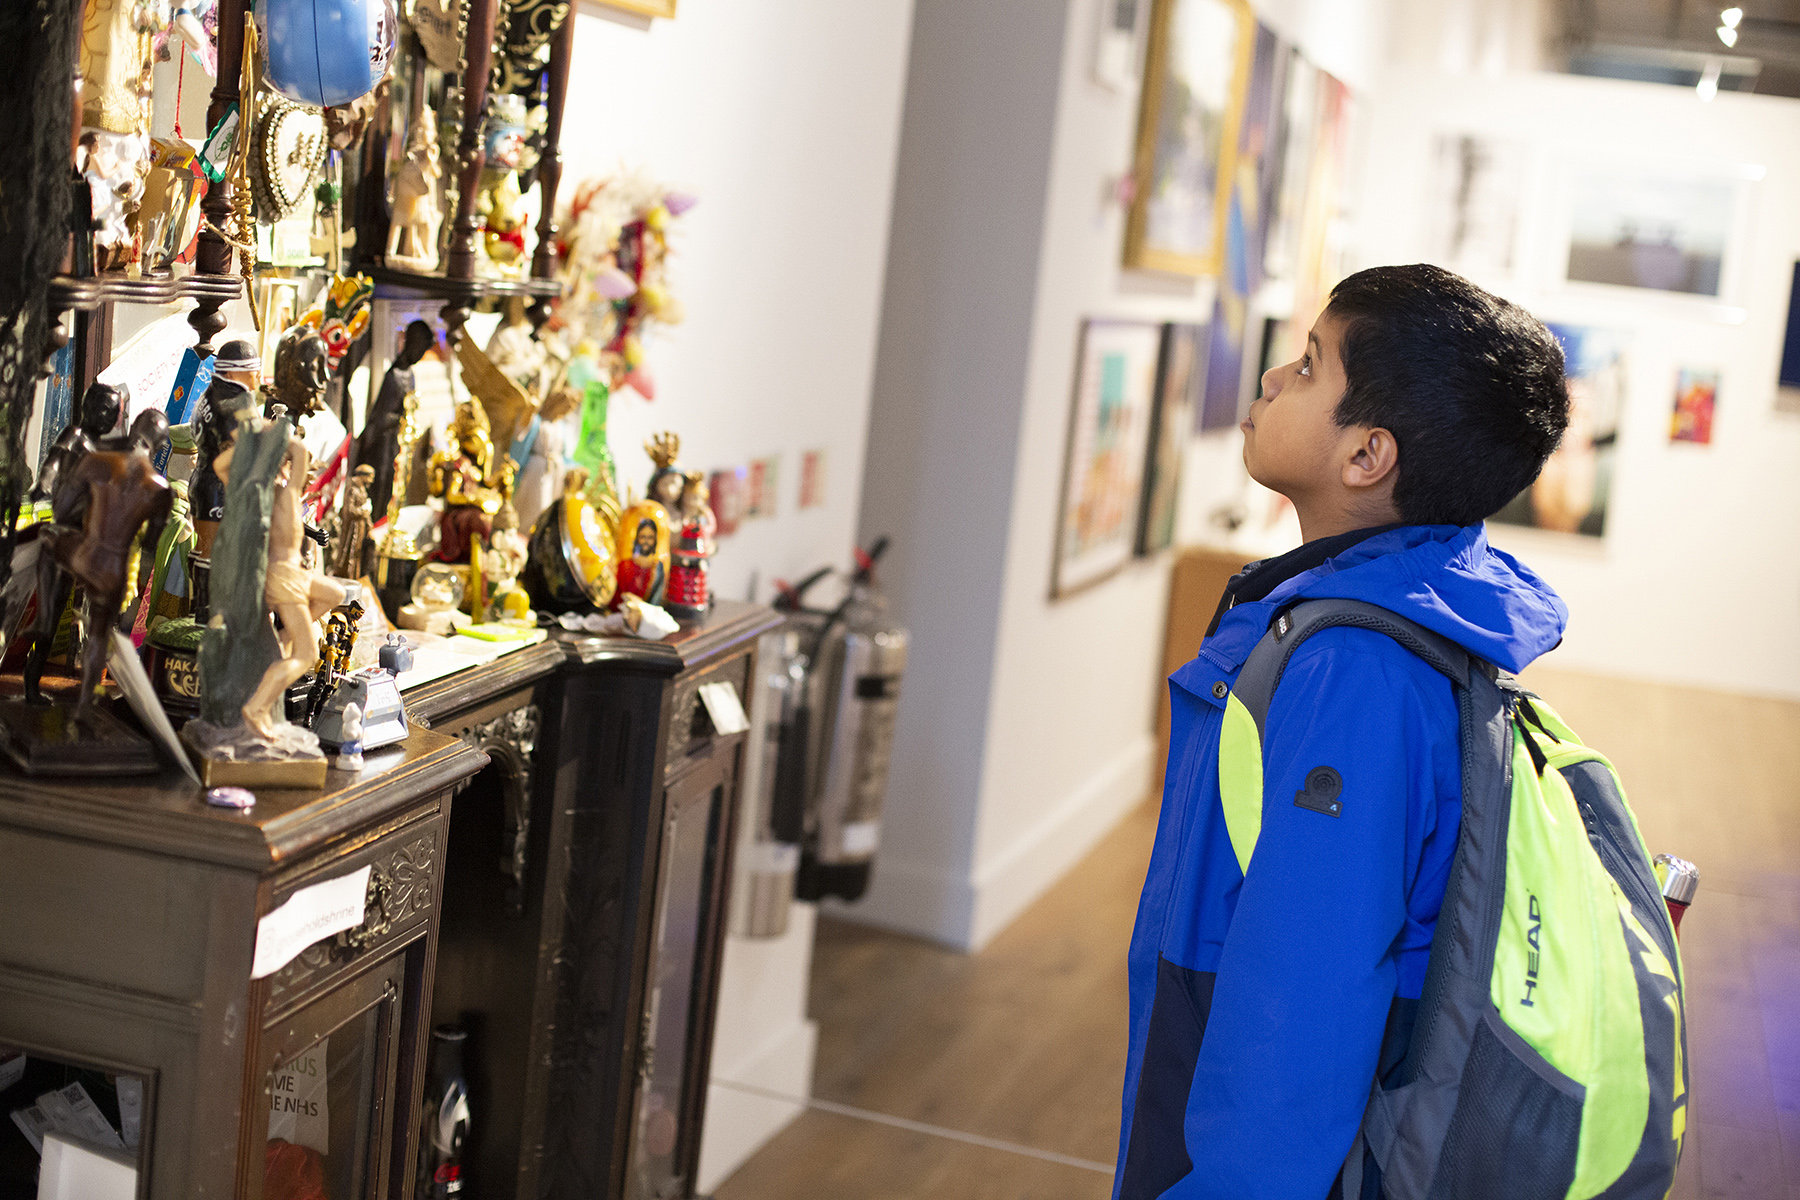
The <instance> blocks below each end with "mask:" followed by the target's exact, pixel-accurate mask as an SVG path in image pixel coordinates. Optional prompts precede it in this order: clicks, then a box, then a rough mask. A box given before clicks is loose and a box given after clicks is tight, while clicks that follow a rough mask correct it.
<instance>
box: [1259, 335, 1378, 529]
mask: <svg viewBox="0 0 1800 1200" xmlns="http://www.w3.org/2000/svg"><path fill="white" fill-rule="evenodd" d="M1342 336H1343V326H1342V323H1341V322H1340V321H1339V320H1338V319H1337V317H1335V316H1333V315H1332V314H1331V313H1330V312H1329V311H1327V312H1324V313H1321V314H1320V315H1319V319H1318V321H1317V322H1315V323H1314V325H1313V327H1312V332H1311V333H1309V334H1308V335H1307V338H1306V349H1305V351H1304V352H1303V353H1302V354H1301V355H1300V357H1299V358H1298V359H1296V360H1295V361H1293V362H1291V363H1288V364H1286V365H1285V366H1280V367H1271V368H1270V369H1269V370H1268V371H1267V372H1265V373H1264V375H1263V377H1262V395H1261V397H1259V398H1258V399H1257V400H1256V401H1255V402H1254V403H1252V404H1251V405H1250V415H1249V416H1248V417H1246V418H1244V420H1243V422H1242V423H1241V424H1240V425H1239V426H1238V428H1240V429H1242V430H1243V431H1244V467H1245V469H1246V470H1248V471H1249V472H1250V477H1251V478H1252V479H1254V480H1256V482H1258V483H1260V484H1262V485H1263V486H1264V487H1266V488H1269V489H1271V490H1273V491H1277V492H1280V493H1281V494H1282V495H1284V496H1286V497H1287V498H1288V499H1290V500H1292V501H1294V503H1295V504H1296V505H1297V506H1299V505H1302V504H1303V503H1304V501H1305V499H1306V498H1307V497H1309V496H1312V495H1314V494H1315V493H1317V492H1319V491H1320V490H1322V489H1329V488H1331V487H1332V486H1333V485H1335V484H1336V483H1337V481H1338V480H1339V478H1340V475H1341V473H1342V470H1343V463H1344V460H1345V459H1346V457H1348V455H1349V454H1351V453H1353V452H1354V447H1355V446H1356V445H1357V444H1358V443H1360V442H1361V441H1362V435H1363V431H1361V430H1359V429H1357V428H1355V427H1352V428H1344V427H1343V426H1340V425H1339V424H1338V423H1337V417H1336V415H1335V414H1336V412H1337V405H1338V401H1339V400H1340V399H1342V397H1343V395H1344V383H1345V379H1344V362H1343V358H1342V357H1341V356H1340V355H1339V353H1338V350H1339V345H1340V340H1341V338H1342Z"/></svg>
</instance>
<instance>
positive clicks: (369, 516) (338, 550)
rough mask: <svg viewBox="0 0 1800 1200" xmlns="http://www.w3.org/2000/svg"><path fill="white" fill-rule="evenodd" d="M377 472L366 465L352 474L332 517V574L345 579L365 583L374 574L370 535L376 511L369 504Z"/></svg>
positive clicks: (359, 466) (330, 565) (372, 545)
mask: <svg viewBox="0 0 1800 1200" xmlns="http://www.w3.org/2000/svg"><path fill="white" fill-rule="evenodd" d="M374 479H375V468H374V467H371V466H370V465H369V464H368V463H362V464H360V465H358V466H357V468H356V470H354V471H352V472H350V479H349V482H347V483H346V484H345V485H344V498H343V501H342V503H340V504H339V505H338V507H337V510H336V511H335V512H333V513H332V517H331V520H332V526H333V528H332V531H331V547H330V549H331V560H330V564H329V569H330V572H331V574H333V575H336V576H338V577H339V578H341V579H361V578H362V577H363V576H364V575H367V574H369V573H370V572H371V571H372V570H374V564H373V563H372V562H370V561H369V560H370V559H371V557H372V553H371V552H372V550H373V548H374V542H373V540H372V539H371V538H370V536H369V531H370V530H371V529H373V528H374V525H375V520H374V510H373V509H372V507H371V506H370V504H369V486H370V484H371V483H373V482H374Z"/></svg>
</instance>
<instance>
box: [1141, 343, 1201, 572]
mask: <svg viewBox="0 0 1800 1200" xmlns="http://www.w3.org/2000/svg"><path fill="white" fill-rule="evenodd" d="M1207 343H1208V337H1207V329H1206V326H1205V325H1178V324H1173V323H1171V324H1168V325H1164V326H1163V327H1162V349H1161V350H1160V351H1159V352H1158V354H1157V357H1156V394H1155V397H1154V398H1153V399H1152V401H1151V405H1150V438H1149V454H1148V456H1147V457H1146V458H1145V460H1144V501H1143V504H1142V505H1141V506H1140V508H1139V512H1138V531H1137V552H1138V554H1139V555H1140V556H1144V555H1151V554H1156V553H1158V552H1160V551H1163V550H1167V549H1168V548H1169V547H1170V546H1172V545H1174V544H1175V502H1176V500H1177V499H1178V498H1179V496H1180V492H1181V460H1182V456H1183V453H1184V452H1185V451H1186V449H1187V439H1188V431H1189V430H1190V429H1191V428H1192V421H1193V411H1194V406H1195V405H1196V404H1197V403H1199V399H1200V393H1201V389H1202V388H1203V387H1204V386H1205V381H1206V347H1207Z"/></svg>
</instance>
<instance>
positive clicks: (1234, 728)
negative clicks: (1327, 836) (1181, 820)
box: [1219, 600, 1474, 872]
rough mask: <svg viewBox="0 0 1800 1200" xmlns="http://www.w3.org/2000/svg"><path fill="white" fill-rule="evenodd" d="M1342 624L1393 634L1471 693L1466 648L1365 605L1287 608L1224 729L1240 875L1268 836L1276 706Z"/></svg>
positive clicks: (1258, 650)
mask: <svg viewBox="0 0 1800 1200" xmlns="http://www.w3.org/2000/svg"><path fill="white" fill-rule="evenodd" d="M1338 625H1349V626H1352V627H1354V628H1357V629H1370V630H1374V631H1375V632H1377V633H1382V634H1386V635H1387V636H1388V637H1390V638H1393V639H1394V640H1395V641H1396V642H1399V643H1400V644H1401V645H1402V646H1404V647H1406V648H1407V649H1408V650H1411V651H1412V652H1413V653H1414V654H1417V655H1418V656H1419V657H1420V658H1422V659H1424V660H1425V661H1426V662H1428V663H1430V664H1431V665H1432V666H1433V667H1436V668H1437V669H1438V670H1439V671H1442V672H1443V673H1444V674H1445V675H1446V676H1447V677H1448V678H1449V680H1450V682H1451V683H1452V684H1453V685H1455V686H1456V688H1457V689H1458V693H1459V695H1460V694H1461V693H1462V692H1465V691H1467V690H1468V685H1469V672H1470V670H1472V669H1474V667H1473V662H1474V660H1472V659H1471V657H1470V655H1469V652H1468V651H1467V650H1464V649H1463V648H1462V647H1461V646H1458V645H1457V644H1456V643H1454V642H1452V641H1450V640H1449V639H1448V638H1445V637H1442V636H1440V635H1438V634H1435V633H1432V632H1431V631H1430V630H1428V629H1424V628H1422V627H1420V626H1418V625H1416V624H1414V623H1413V622H1411V621H1408V620H1407V619H1406V618H1405V617H1401V616H1398V615H1396V614H1394V613H1391V612H1389V611H1388V610H1387V609H1385V608H1381V607H1378V606H1376V605H1373V604H1364V603H1363V602H1362V601H1360V600H1305V601H1302V602H1301V603H1299V604H1296V605H1294V606H1293V607H1292V608H1289V609H1284V610H1282V612H1281V613H1280V614H1279V615H1277V616H1276V618H1275V621H1274V623H1273V624H1271V625H1270V626H1269V631H1268V633H1266V634H1264V635H1263V637H1262V640H1261V641H1259V642H1257V643H1256V647H1255V648H1254V649H1253V650H1251V651H1250V657H1249V658H1247V659H1246V660H1245V661H1244V666H1243V669H1242V670H1240V671H1239V672H1238V677H1237V682H1236V683H1235V684H1233V685H1232V688H1231V694H1230V695H1229V696H1228V697H1227V698H1226V700H1225V717H1224V723H1223V724H1222V725H1221V726H1220V730H1219V799H1220V802H1221V804H1222V805H1223V807H1224V810H1225V830H1226V832H1227V833H1228V834H1229V835H1230V837H1231V848H1232V852H1233V853H1234V854H1235V855H1236V856H1237V860H1238V869H1239V870H1241V871H1245V872H1248V871H1249V870H1250V856H1251V854H1252V852H1254V851H1255V849H1256V840H1257V838H1258V837H1259V836H1261V834H1262V806H1263V771H1262V768H1263V759H1262V740H1263V733H1264V730H1265V729H1266V728H1267V726H1268V723H1269V702H1270V700H1272V699H1273V698H1274V695H1275V688H1276V685H1277V684H1279V683H1280V682H1281V676H1282V673H1283V672H1284V671H1286V670H1287V664H1288V660H1289V659H1290V658H1292V657H1293V656H1294V651H1296V650H1298V649H1299V648H1300V646H1301V644H1302V643H1303V642H1305V641H1306V639H1307V638H1309V637H1311V636H1312V635H1313V634H1315V633H1317V632H1319V631H1320V630H1321V629H1330V628H1332V627H1333V626H1338Z"/></svg>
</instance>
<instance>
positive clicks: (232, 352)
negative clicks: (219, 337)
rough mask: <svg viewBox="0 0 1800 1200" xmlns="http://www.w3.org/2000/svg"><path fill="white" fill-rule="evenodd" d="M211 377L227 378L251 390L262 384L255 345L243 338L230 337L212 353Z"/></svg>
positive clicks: (260, 364)
mask: <svg viewBox="0 0 1800 1200" xmlns="http://www.w3.org/2000/svg"><path fill="white" fill-rule="evenodd" d="M213 378H214V379H229V380H231V381H232V382H233V383H237V384H241V385H243V386H244V387H246V388H249V389H250V390H251V391H255V390H256V389H257V388H258V387H260V386H261V385H262V359H261V357H259V356H258V355H257V353H256V347H255V346H254V345H253V344H251V343H250V342H248V341H246V340H245V339H243V338H232V339H231V340H230V341H229V342H226V343H225V344H224V345H223V346H220V347H219V349H218V352H217V353H216V354H214V355H213Z"/></svg>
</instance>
